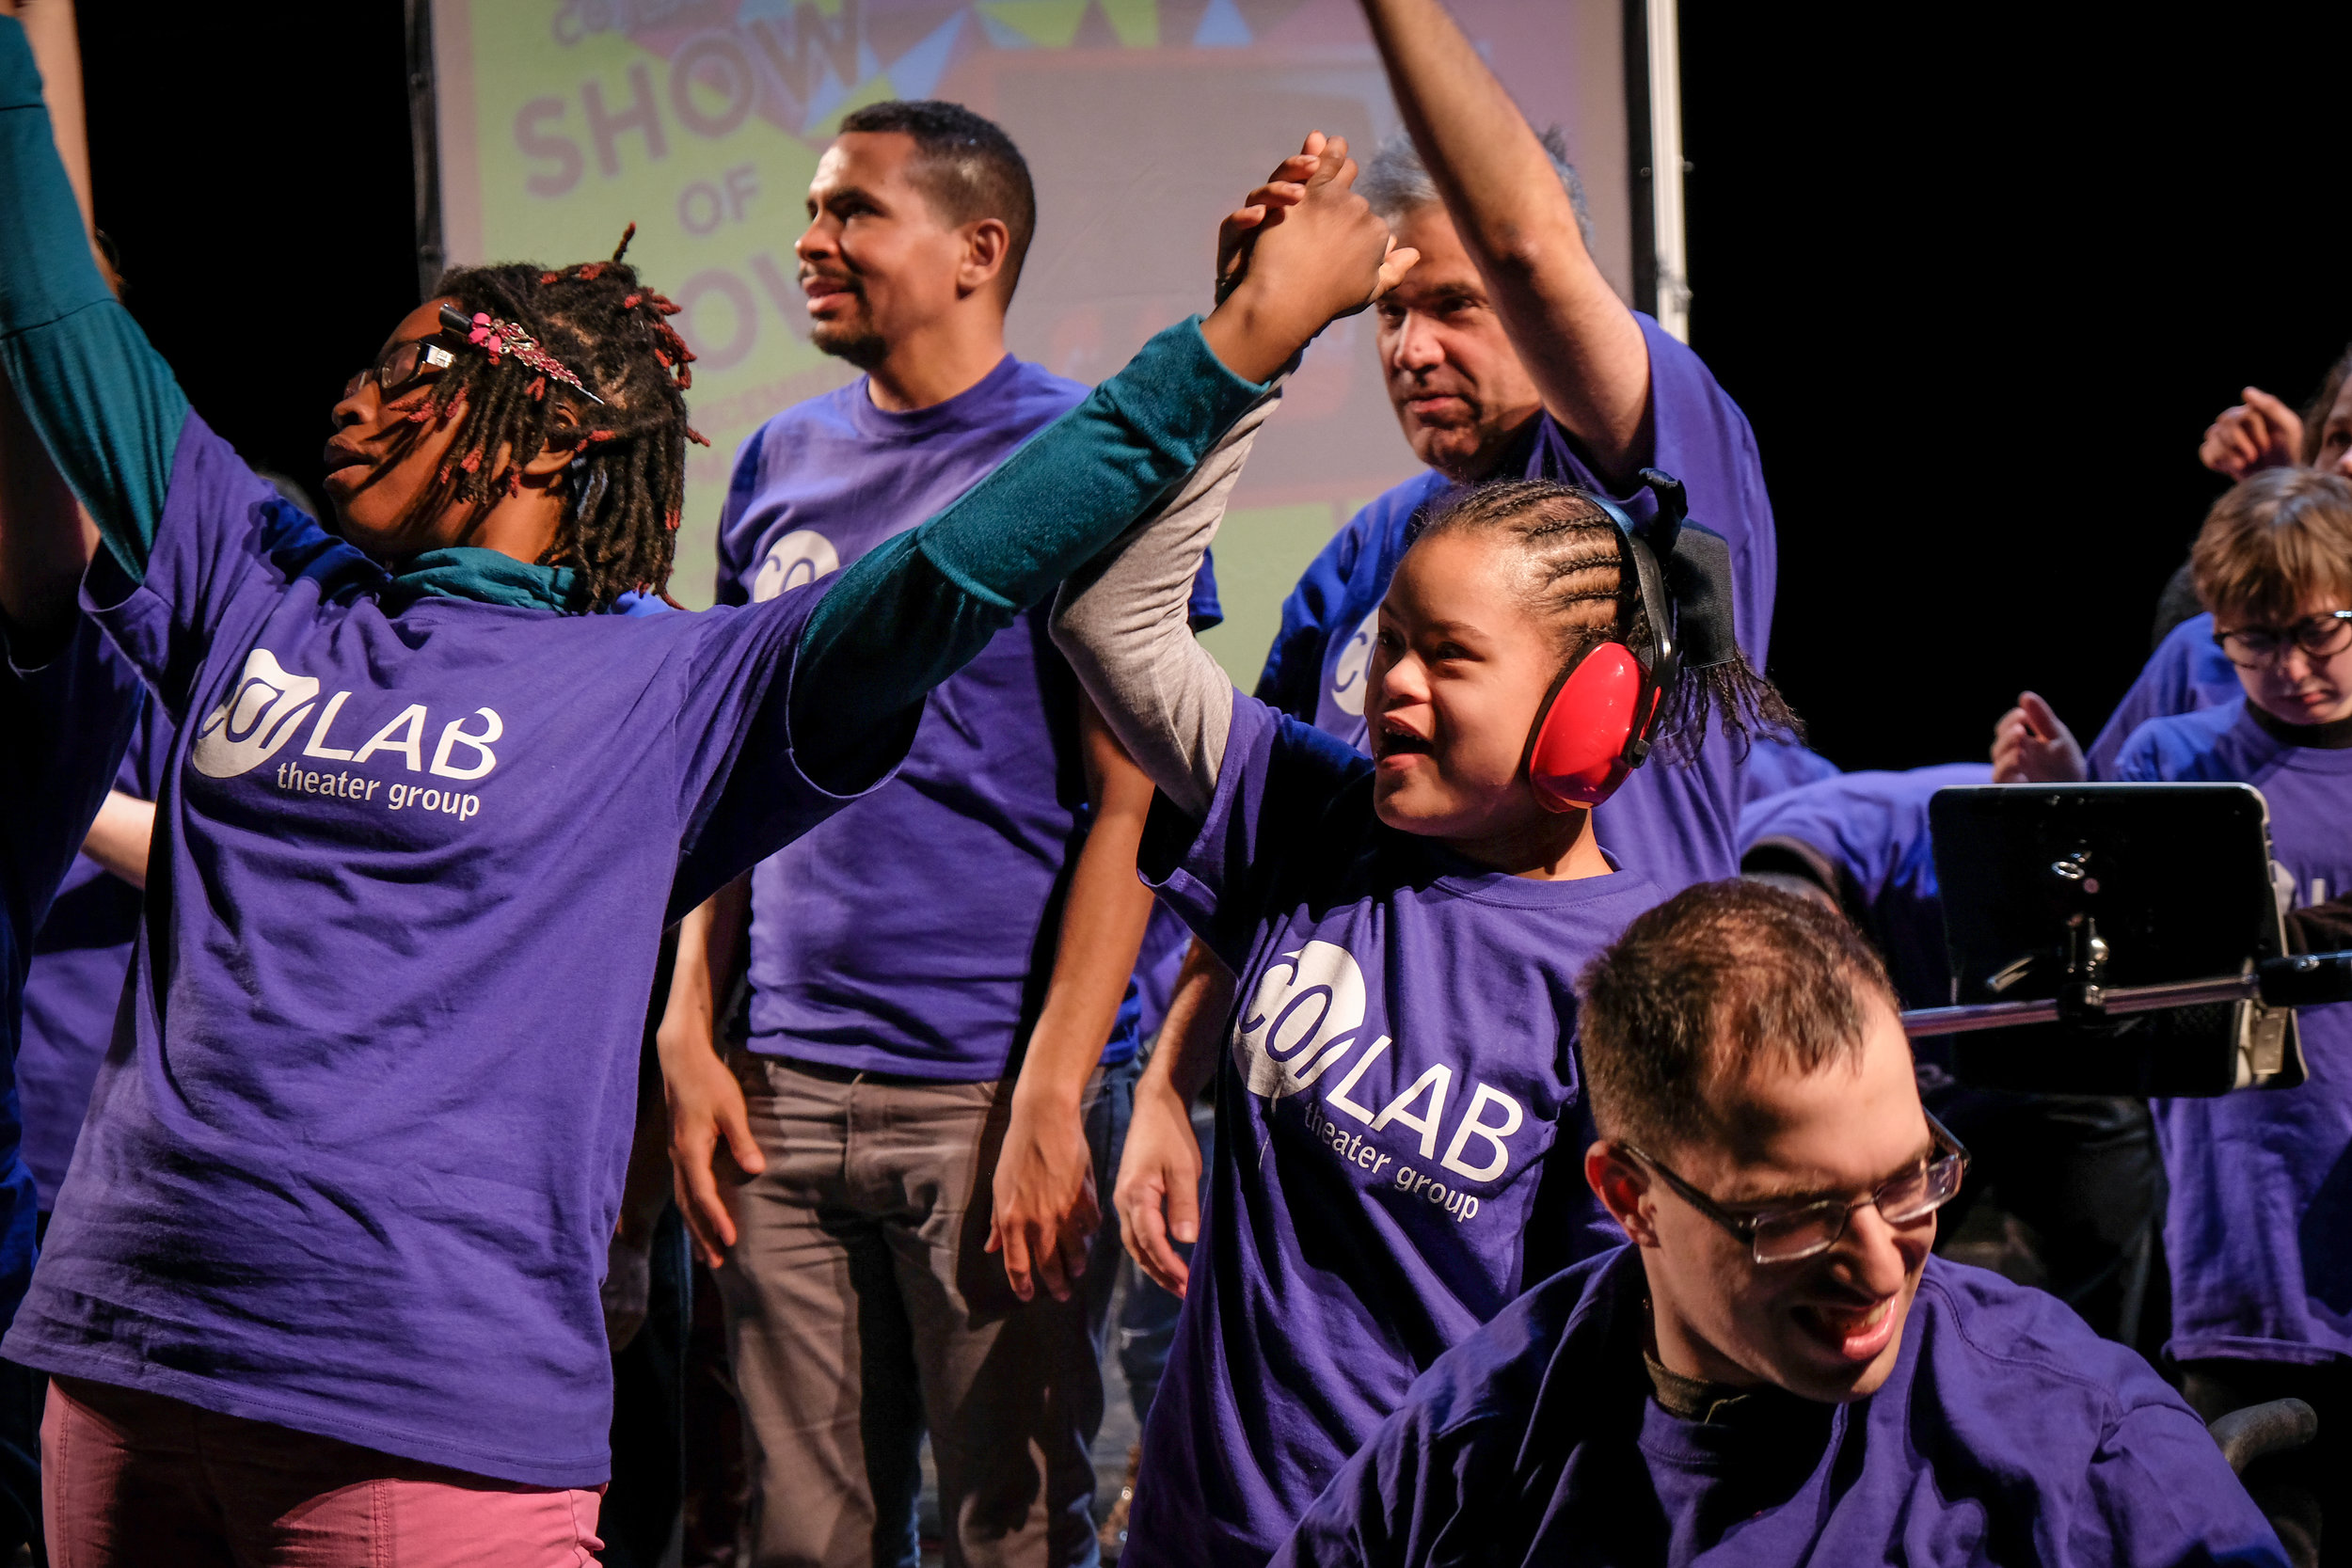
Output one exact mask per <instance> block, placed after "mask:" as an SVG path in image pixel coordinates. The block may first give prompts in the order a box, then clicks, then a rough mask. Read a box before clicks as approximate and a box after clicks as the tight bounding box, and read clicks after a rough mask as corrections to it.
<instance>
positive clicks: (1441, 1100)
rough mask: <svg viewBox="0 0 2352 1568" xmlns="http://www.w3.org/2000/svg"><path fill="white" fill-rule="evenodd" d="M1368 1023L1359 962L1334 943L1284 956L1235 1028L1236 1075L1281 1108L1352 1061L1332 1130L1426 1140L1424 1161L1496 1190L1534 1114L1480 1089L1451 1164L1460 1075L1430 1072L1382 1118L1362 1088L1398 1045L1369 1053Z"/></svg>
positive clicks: (1439, 1066)
mask: <svg viewBox="0 0 2352 1568" xmlns="http://www.w3.org/2000/svg"><path fill="white" fill-rule="evenodd" d="M1364 1013H1365V987H1364V972H1363V970H1362V969H1361V968H1360V967H1359V965H1358V964H1357V962H1356V958H1355V956H1354V955H1353V954H1351V953H1349V952H1348V951H1347V949H1345V948H1344V947H1341V946H1339V945H1338V944H1337V943H1334V942H1307V943H1306V944H1305V945H1303V946H1301V947H1300V948H1298V949H1297V950H1296V951H1295V952H1292V953H1285V954H1283V955H1282V957H1281V958H1279V959H1277V960H1276V961H1275V962H1274V963H1272V964H1270V965H1268V966H1267V968H1266V972H1265V974H1263V976H1261V977H1260V979H1259V981H1258V990H1257V992H1256V994H1254V995H1253V996H1251V997H1250V999H1249V1005H1248V1006H1247V1007H1245V1008H1243V1009H1242V1011H1241V1014H1240V1016H1239V1017H1238V1018H1237V1019H1236V1020H1235V1021H1234V1024H1233V1062H1234V1066H1235V1067H1237V1068H1239V1069H1241V1073H1242V1078H1243V1081H1244V1082H1245V1083H1246V1084H1248V1086H1249V1092H1250V1093H1251V1094H1254V1095H1260V1096H1263V1097H1264V1098H1266V1099H1269V1100H1277V1101H1279V1100H1282V1099H1284V1098H1286V1097H1288V1096H1291V1095H1295V1094H1303V1093H1305V1092H1306V1091H1307V1090H1309V1089H1311V1088H1313V1087H1314V1086H1315V1085H1316V1083H1317V1081H1318V1080H1320V1079H1322V1078H1323V1077H1324V1075H1325V1074H1327V1073H1328V1072H1330V1071H1331V1070H1332V1069H1334V1068H1336V1067H1337V1066H1338V1065H1339V1064H1340V1063H1341V1062H1342V1061H1343V1060H1345V1058H1346V1057H1347V1056H1348V1055H1349V1054H1350V1053H1354V1055H1355V1058H1356V1059H1355V1060H1354V1061H1353V1062H1352V1063H1350V1064H1349V1065H1348V1067H1347V1069H1346V1071H1345V1072H1344V1073H1343V1074H1342V1075H1341V1076H1340V1078H1339V1080H1338V1082H1337V1083H1336V1084H1335V1085H1332V1086H1331V1087H1330V1088H1329V1089H1327V1090H1325V1091H1323V1092H1322V1094H1321V1095H1320V1096H1319V1098H1320V1099H1321V1101H1322V1102H1323V1106H1324V1117H1323V1120H1324V1122H1325V1123H1327V1124H1328V1125H1332V1126H1337V1125H1340V1124H1339V1123H1337V1122H1334V1121H1332V1120H1331V1117H1332V1116H1333V1115H1334V1114H1337V1115H1340V1116H1345V1117H1350V1118H1351V1119H1353V1120H1355V1121H1357V1122H1359V1123H1360V1124H1361V1125H1363V1126H1364V1127H1366V1128H1368V1129H1370V1131H1371V1132H1372V1133H1374V1134H1375V1135H1376V1134H1379V1133H1381V1132H1387V1131H1388V1130H1389V1129H1390V1128H1391V1127H1402V1128H1405V1129H1407V1130H1409V1131H1410V1132H1414V1133H1417V1134H1419V1138H1418V1140H1417V1141H1418V1145H1419V1148H1420V1152H1421V1157H1422V1159H1424V1160H1436V1161H1437V1162H1438V1164H1440V1165H1442V1166H1444V1167H1445V1168H1446V1169H1447V1170H1450V1171H1453V1172H1454V1174H1455V1175H1457V1176H1464V1177H1468V1178H1469V1179H1470V1180H1472V1181H1492V1180H1495V1179H1496V1178H1497V1177H1500V1176H1501V1175H1502V1173H1503V1172H1504V1171H1505V1170H1507V1169H1509V1168H1510V1164H1511V1146H1510V1142H1509V1139H1510V1137H1511V1135H1512V1134H1513V1133H1514V1132H1518V1130H1519V1128H1520V1126H1521V1125H1522V1124H1523V1123H1524V1122H1525V1121H1526V1119H1527V1114H1526V1112H1525V1110H1524V1109H1523V1108H1521V1106H1520V1104H1519V1102H1518V1101H1517V1100H1515V1099H1513V1098H1512V1097H1511V1096H1510V1095H1508V1094H1505V1093H1504V1092H1503V1091H1502V1090H1501V1089H1498V1088H1496V1087H1495V1086H1494V1085H1491V1084H1487V1083H1484V1082H1480V1083H1478V1084H1477V1085H1476V1087H1475V1089H1474V1090H1473V1091H1472V1092H1471V1095H1470V1104H1469V1106H1468V1107H1467V1108H1466V1109H1465V1110H1464V1111H1463V1112H1462V1114H1461V1116H1460V1117H1459V1118H1458V1119H1457V1120H1456V1121H1455V1122H1454V1132H1453V1137H1452V1138H1451V1139H1450V1140H1448V1141H1447V1142H1446V1144H1445V1152H1444V1154H1442V1155H1440V1154H1439V1153H1438V1141H1439V1136H1440V1133H1441V1132H1442V1130H1443V1124H1444V1121H1445V1114H1446V1103H1447V1101H1448V1100H1450V1099H1451V1098H1452V1096H1453V1090H1454V1069H1453V1068H1452V1067H1451V1066H1449V1065H1448V1064H1446V1063H1444V1062H1435V1063H1432V1064H1431V1065H1430V1066H1429V1067H1427V1068H1425V1069H1422V1074H1421V1076H1420V1077H1418V1078H1416V1079H1414V1080H1413V1081H1412V1083H1411V1084H1409V1085H1406V1087H1405V1088H1404V1089H1402V1090H1400V1091H1399V1092H1398V1093H1397V1094H1396V1095H1395V1096H1394V1097H1393V1098H1392V1099H1391V1100H1390V1101H1389V1102H1388V1103H1387V1104H1385V1105H1383V1106H1380V1107H1379V1108H1377V1109H1376V1110H1375V1108H1374V1107H1372V1106H1370V1105H1363V1104H1359V1103H1358V1102H1357V1101H1356V1100H1355V1098H1354V1096H1355V1095H1356V1094H1357V1092H1358V1088H1357V1085H1359V1084H1360V1083H1361V1082H1362V1081H1363V1079H1364V1077H1365V1075H1366V1074H1367V1073H1368V1072H1369V1071H1370V1070H1371V1069H1372V1066H1373V1064H1374V1063H1375V1062H1377V1061H1378V1060H1380V1058H1381V1057H1382V1056H1384V1055H1386V1054H1387V1053H1388V1052H1389V1049H1390V1048H1391V1046H1392V1045H1393V1044H1394V1043H1395V1042H1394V1041H1393V1040H1391V1039H1390V1037H1388V1036H1386V1035H1382V1036H1380V1037H1377V1038H1375V1040H1373V1041H1372V1043H1371V1044H1369V1045H1365V1044H1364ZM1359 1046H1361V1047H1362V1049H1361V1050H1360V1051H1359V1050H1358V1047H1359ZM1490 1117H1491V1118H1492V1119H1489V1118H1490ZM1310 1119H1311V1120H1313V1119H1314V1118H1312V1117H1310ZM1359 1142H1360V1139H1359ZM1335 1147H1337V1146H1336V1145H1335ZM1359 1152H1360V1153H1361V1155H1362V1157H1361V1158H1357V1159H1355V1163H1356V1164H1359V1165H1363V1166H1364V1167H1365V1168H1367V1169H1371V1170H1374V1171H1375V1173H1377V1171H1378V1169H1379V1165H1380V1164H1386V1160H1385V1158H1379V1157H1377V1156H1375V1154H1374V1153H1372V1152H1370V1151H1359ZM1351 1158H1354V1156H1352V1155H1351ZM1375 1160H1376V1161H1377V1163H1375ZM1416 1174H1417V1173H1415V1172H1413V1171H1412V1170H1411V1168H1410V1167H1409V1166H1405V1167H1400V1169H1399V1172H1398V1175H1399V1177H1400V1179H1410V1178H1411V1177H1413V1176H1415V1175H1416ZM1420 1180H1421V1182H1422V1184H1423V1185H1426V1184H1427V1183H1428V1181H1429V1179H1428V1178H1427V1177H1425V1176H1424V1177H1421V1178H1420Z"/></svg>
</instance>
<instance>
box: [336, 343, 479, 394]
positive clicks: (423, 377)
mask: <svg viewBox="0 0 2352 1568" xmlns="http://www.w3.org/2000/svg"><path fill="white" fill-rule="evenodd" d="M456 362H457V356H455V355H453V354H452V353H451V352H450V351H449V350H448V349H446V348H443V347H442V346H441V345H440V344H439V343H437V342H435V341H433V340H432V339H430V338H412V339H410V340H409V341H406V342H402V343H394V344H392V345H391V346H390V347H389V348H387V349H386V350H385V351H384V352H383V353H381V354H379V355H377V356H375V363H373V364H372V365H370V366H369V367H368V368H367V369H365V370H363V371H358V372H353V374H352V377H351V379H350V380H349V381H346V382H344V383H343V396H344V397H346V398H355V397H358V395H359V388H361V387H364V386H366V385H367V384H368V383H369V382H371V381H373V382H374V383H375V385H376V390H377V394H378V395H379V396H381V397H383V398H384V399H385V400H386V401H388V402H389V400H391V399H393V398H396V397H398V396H400V395H401V394H402V393H403V392H405V391H409V390H411V389H413V388H416V387H417V386H419V385H421V383H423V382H427V381H430V380H432V379H433V378H434V377H435V376H437V375H439V374H440V373H441V372H443V371H445V370H447V369H449V368H450V366H452V365H453V364H455V363H456Z"/></svg>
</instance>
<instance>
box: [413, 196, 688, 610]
mask: <svg viewBox="0 0 2352 1568" xmlns="http://www.w3.org/2000/svg"><path fill="white" fill-rule="evenodd" d="M635 232H636V225H634V224H631V225H630V226H629V231H628V233H626V234H624V235H622V236H621V245H620V248H619V249H618V250H615V251H614V252H613V253H612V260H611V261H585V262H580V263H579V264H576V265H573V266H569V267H565V268H563V269H562V270H560V271H558V270H553V269H549V268H547V267H543V266H539V265H536V264H534V263H526V262H512V263H506V264H502V265H497V266H483V267H456V268H453V269H452V270H451V271H449V272H447V273H445V274H443V275H442V277H441V281H440V286H439V287H438V288H437V289H436V290H435V291H434V293H435V294H436V295H437V296H438V297H442V298H447V299H451V300H454V301H455V302H456V304H457V306H458V308H459V309H461V310H462V311H464V312H465V314H467V315H469V316H471V315H474V314H476V313H477V312H479V313H484V314H486V315H488V316H489V317H490V318H491V320H493V321H501V322H513V323H515V324H516V325H519V326H521V327H522V328H523V330H525V331H526V332H529V333H530V334H531V335H532V337H534V338H536V339H537V340H538V342H539V346H540V347H541V348H542V349H544V350H545V351H546V352H547V353H548V355H550V356H553V357H554V358H555V359H556V361H557V362H558V363H560V364H562V365H563V366H564V368H565V369H567V370H569V371H570V372H572V373H573V374H575V375H577V376H579V377H580V381H581V382H582V383H583V384H584V385H585V386H586V387H587V388H588V389H589V390H590V391H591V392H593V393H595V394H596V396H597V397H599V398H601V399H603V400H604V405H603V406H602V407H597V406H596V405H595V404H591V403H589V402H588V401H587V400H586V399H584V398H581V397H580V396H579V394H577V393H576V392H574V391H573V390H572V389H571V388H568V387H565V386H564V385H563V384H562V383H561V382H557V381H551V380H550V379H549V378H548V377H547V376H545V375H543V374H541V373H539V372H537V371H534V370H533V369H532V368H531V367H530V366H529V365H526V364H524V363H523V362H522V361H521V360H520V359H518V358H516V356H514V355H511V354H508V355H501V356H498V357H497V358H496V359H495V360H493V359H492V358H491V356H488V355H486V354H484V353H482V352H480V351H479V350H469V349H459V350H458V351H457V358H456V363H454V364H453V365H452V366H451V367H450V368H449V369H448V370H447V371H446V372H443V373H442V375H441V376H440V377H439V378H438V379H437V380H436V381H435V382H434V383H433V390H432V394H431V400H430V402H428V403H427V404H425V405H424V406H423V407H421V408H420V409H418V410H417V412H416V414H415V415H412V416H411V418H412V419H414V420H417V421H418V423H419V424H420V425H422V424H426V423H430V424H434V425H440V424H444V423H446V422H447V421H449V420H451V419H452V418H454V419H455V420H456V421H457V429H456V435H455V436H454V437H453V440H452V442H451V445H450V449H449V450H450V454H451V455H450V460H449V461H448V462H447V463H445V464H443V465H442V467H441V469H440V471H439V473H437V475H436V476H435V478H434V482H433V483H431V484H429V485H427V486H426V487H425V491H424V493H423V494H421V495H420V496H419V497H418V498H417V502H416V506H417V515H432V514H434V513H437V512H440V511H442V510H444V509H446V508H448V507H450V506H452V505H462V504H465V503H468V502H471V503H474V504H478V505H488V504H490V503H491V502H493V501H495V500H497V499H499V498H500V497H501V496H507V495H512V494H515V493H516V491H518V490H519V489H520V488H521V485H522V477H523V476H522V470H523V466H524V465H525V464H528V463H529V462H531V461H532V459H533V458H535V457H537V456H538V455H539V454H540V453H541V452H543V451H547V450H548V447H549V446H550V445H554V446H557V447H561V446H562V445H563V444H564V442H566V441H576V442H577V446H576V447H575V448H574V456H573V458H572V462H571V464H570V466H569V467H566V468H565V469H564V472H563V474H562V476H561V478H560V480H559V484H560V485H561V491H562V496H563V500H564V515H563V521H562V522H561V524H559V525H558V527H557V530H556V535H555V543H554V545H553V546H551V547H550V548H549V549H548V553H547V554H546V555H544V556H542V557H541V558H540V564H541V565H546V566H567V567H570V568H571V569H572V570H573V571H574V572H575V573H577V574H578V575H579V578H580V584H581V586H582V587H583V589H584V590H585V592H586V594H587V598H588V605H587V608H588V609H591V610H606V609H609V608H611V607H612V603H613V601H614V600H616V599H618V598H619V597H620V596H621V595H622V594H625V593H628V591H629V590H631V589H636V590H639V591H641V592H644V593H649V594H650V593H659V592H660V591H661V589H662V588H663V586H664V585H665V584H667V583H668V581H669V578H670V566H671V562H672V561H673V560H674V558H675V553H676V546H677V525H678V517H679V515H680V512H681V510H682V507H683V505H684V499H685V493H686V443H687V442H688V441H689V440H690V439H691V440H695V441H703V437H702V436H700V435H699V434H697V433H696V432H695V431H694V430H693V428H692V427H691V426H690V425H689V424H688V423H687V422H686V398H685V392H686V389H687V388H689V387H691V386H692V385H693V380H694V373H693V372H692V370H691V369H690V366H691V364H692V361H693V358H694V356H693V355H692V354H691V353H690V352H688V350H687V347H686V343H685V341H684V340H682V339H681V338H679V336H678V335H677V331H676V329H675V328H674V327H673V326H672V325H670V318H671V317H672V316H674V315H675V314H677V309H678V308H677V307H676V306H675V305H673V304H671V303H670V302H669V301H668V300H667V299H664V298H663V297H662V296H661V295H660V294H659V293H655V292H654V291H653V290H652V289H650V288H647V287H646V286H645V285H644V283H643V282H641V281H640V280H639V278H638V277H637V271H636V269H635V268H634V267H631V266H629V265H628V263H627V262H625V261H622V260H621V256H622V254H623V252H625V251H627V250H628V242H629V239H630V237H631V235H633V234H634V233H635ZM461 404H462V407H461V406H460V405H461ZM559 407H561V408H564V409H565V410H566V411H567V412H568V413H569V414H570V416H571V419H570V420H559V419H558V417H557V410H558V408H559ZM574 421H577V422H576V423H575V422H574ZM421 435H422V431H421V430H420V431H419V432H418V436H420V437H421ZM703 444H704V445H705V446H707V445H709V443H708V442H707V441H703Z"/></svg>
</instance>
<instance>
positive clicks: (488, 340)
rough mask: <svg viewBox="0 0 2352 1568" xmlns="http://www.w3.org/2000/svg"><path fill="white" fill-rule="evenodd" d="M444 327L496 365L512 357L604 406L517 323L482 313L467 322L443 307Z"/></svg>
mask: <svg viewBox="0 0 2352 1568" xmlns="http://www.w3.org/2000/svg"><path fill="white" fill-rule="evenodd" d="M441 325H442V327H443V329H444V330H447V331H450V332H457V333H462V334H464V335H465V339H466V341H468V342H469V343H471V344H473V345H474V346H475V347H476V348H479V349H480V350H482V352H483V353H485V354H486V355H488V356H490V363H491V364H493V365H495V364H497V363H498V362H499V357H500V356H501V355H507V354H511V355H513V356H515V357H516V358H517V359H519V360H521V361H522V362H523V363H524V364H525V365H528V366H530V367H531V368H532V370H534V371H537V372H539V373H540V374H541V375H548V376H553V377H554V378H555V379H556V380H558V381H561V382H562V383H564V386H566V387H569V388H571V389H572V390H573V391H575V392H578V393H579V394H580V396H581V397H584V398H586V399H587V400H588V401H589V402H590V403H593V404H596V406H597V407H599V408H601V407H603V406H604V399H602V398H600V397H598V396H596V393H594V392H592V391H590V390H589V389H588V388H586V387H583V386H582V385H580V377H578V376H576V375H574V374H573V373H572V372H570V371H569V370H566V369H565V368H564V364H563V362H562V361H561V360H559V359H557V358H556V357H555V356H553V355H551V354H549V353H548V351H547V350H545V349H543V348H541V347H540V346H539V340H538V339H536V338H533V337H532V335H531V334H530V333H528V332H526V331H524V330H523V328H522V326H521V325H519V324H517V323H515V322H504V321H496V320H493V319H492V318H491V317H490V315H489V314H488V313H487V312H486V311H482V310H477V311H475V312H474V313H473V317H472V319H471V320H468V319H467V316H466V313H465V312H464V311H463V310H460V309H457V308H456V307H455V306H453V305H444V306H442V307H441Z"/></svg>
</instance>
